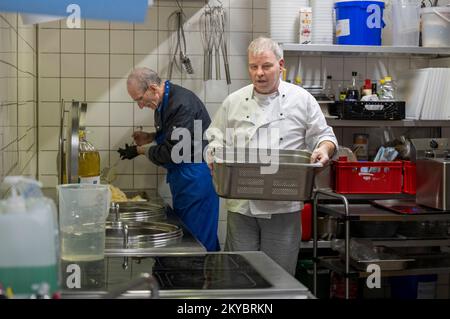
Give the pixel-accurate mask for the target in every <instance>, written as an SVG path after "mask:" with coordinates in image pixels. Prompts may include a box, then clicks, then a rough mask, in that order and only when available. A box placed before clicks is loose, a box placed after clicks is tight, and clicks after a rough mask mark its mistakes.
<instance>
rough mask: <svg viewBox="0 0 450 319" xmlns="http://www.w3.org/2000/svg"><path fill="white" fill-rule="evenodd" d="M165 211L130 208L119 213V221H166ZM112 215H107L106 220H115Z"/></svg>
mask: <svg viewBox="0 0 450 319" xmlns="http://www.w3.org/2000/svg"><path fill="white" fill-rule="evenodd" d="M166 218H167V216H166V212H165V210H158V211H153V210H143V209H140V208H131V209H127V210H125V211H119V219H120V220H122V221H146V220H148V221H158V220H164V219H166ZM115 219H116V216H115V215H114V214H109V216H108V220H115Z"/></svg>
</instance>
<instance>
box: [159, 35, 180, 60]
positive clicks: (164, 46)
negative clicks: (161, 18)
mask: <svg viewBox="0 0 450 319" xmlns="http://www.w3.org/2000/svg"><path fill="white" fill-rule="evenodd" d="M175 41H176V33H173V32H169V31H160V30H159V31H158V54H171V53H173V52H171V50H173V48H172V47H171V46H172V43H175Z"/></svg>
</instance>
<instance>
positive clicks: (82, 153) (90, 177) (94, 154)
mask: <svg viewBox="0 0 450 319" xmlns="http://www.w3.org/2000/svg"><path fill="white" fill-rule="evenodd" d="M79 137H80V145H79V154H78V180H79V182H80V184H100V153H99V152H98V151H97V150H96V149H95V147H94V145H92V144H91V143H90V142H89V141H88V140H87V139H86V132H85V131H82V130H80V132H79Z"/></svg>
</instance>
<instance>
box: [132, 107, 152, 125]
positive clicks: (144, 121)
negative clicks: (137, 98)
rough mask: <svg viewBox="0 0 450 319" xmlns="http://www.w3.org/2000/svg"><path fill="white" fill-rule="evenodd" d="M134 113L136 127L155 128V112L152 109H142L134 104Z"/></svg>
mask: <svg viewBox="0 0 450 319" xmlns="http://www.w3.org/2000/svg"><path fill="white" fill-rule="evenodd" d="M133 112H134V126H139V125H142V126H154V123H155V120H154V117H153V116H154V114H155V112H154V111H153V110H152V109H150V108H144V109H142V110H141V109H140V108H139V107H138V106H137V105H136V104H133Z"/></svg>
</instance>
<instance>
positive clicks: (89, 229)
mask: <svg viewBox="0 0 450 319" xmlns="http://www.w3.org/2000/svg"><path fill="white" fill-rule="evenodd" d="M57 188H58V195H59V223H60V233H61V258H62V259H63V260H64V261H95V260H101V259H103V258H104V249H105V221H106V217H107V216H108V212H109V205H110V198H111V194H110V190H109V187H108V185H91V184H66V185H59V186H57Z"/></svg>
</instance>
